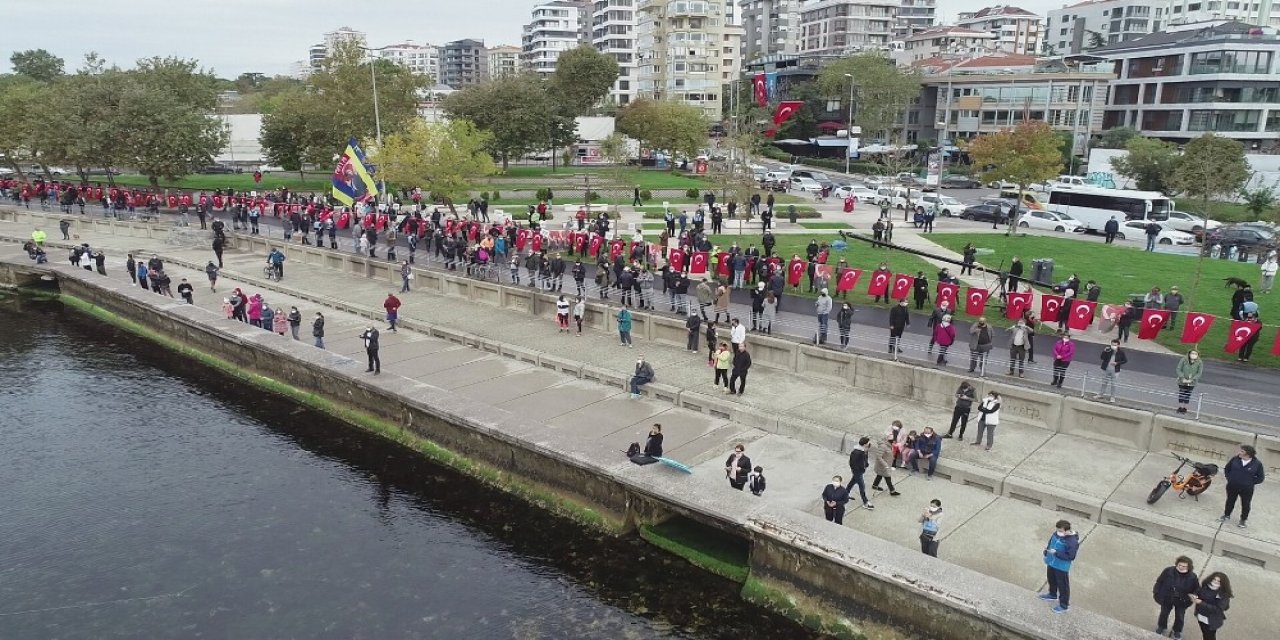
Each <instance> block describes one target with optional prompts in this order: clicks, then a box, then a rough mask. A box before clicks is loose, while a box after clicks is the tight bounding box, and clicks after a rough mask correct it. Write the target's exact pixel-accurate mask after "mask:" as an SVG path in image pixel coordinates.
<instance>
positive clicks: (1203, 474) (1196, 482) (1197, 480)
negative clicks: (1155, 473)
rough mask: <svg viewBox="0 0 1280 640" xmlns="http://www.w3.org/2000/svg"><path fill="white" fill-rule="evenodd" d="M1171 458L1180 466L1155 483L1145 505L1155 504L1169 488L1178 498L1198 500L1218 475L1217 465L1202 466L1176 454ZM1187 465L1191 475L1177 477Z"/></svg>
mask: <svg viewBox="0 0 1280 640" xmlns="http://www.w3.org/2000/svg"><path fill="white" fill-rule="evenodd" d="M1173 457H1175V458H1177V459H1178V460H1179V461H1180V462H1181V464H1179V465H1178V468H1177V469H1174V470H1173V473H1170V474H1169V477H1167V478H1164V479H1163V480H1161V481H1160V482H1158V483H1156V487H1155V488H1154V489H1152V490H1151V493H1150V494H1148V495H1147V504H1155V503H1156V501H1157V500H1159V499H1160V497H1161V496H1163V495H1164V493H1165V492H1166V491H1168V490H1169V489H1170V487H1172V488H1173V489H1175V490H1177V492H1178V497H1179V498H1186V497H1187V496H1191V497H1193V498H1195V499H1197V500H1199V499H1200V494H1202V493H1204V492H1205V491H1207V490H1208V489H1209V485H1210V484H1212V483H1213V477H1214V476H1216V475H1218V465H1216V464H1213V463H1204V464H1202V463H1199V462H1196V461H1194V460H1192V459H1190V458H1184V457H1182V456H1180V455H1178V454H1176V453H1175V454H1173ZM1188 464H1189V465H1191V469H1192V471H1191V473H1189V474H1187V475H1186V476H1185V477H1183V476H1181V475H1178V472H1180V471H1182V468H1183V467H1185V466H1187V465H1188Z"/></svg>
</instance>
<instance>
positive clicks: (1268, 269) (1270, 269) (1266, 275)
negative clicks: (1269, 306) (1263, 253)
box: [1262, 256, 1280, 293]
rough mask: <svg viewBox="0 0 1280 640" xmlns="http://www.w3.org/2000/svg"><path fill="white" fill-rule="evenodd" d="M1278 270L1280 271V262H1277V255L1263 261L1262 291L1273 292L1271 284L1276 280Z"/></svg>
mask: <svg viewBox="0 0 1280 640" xmlns="http://www.w3.org/2000/svg"><path fill="white" fill-rule="evenodd" d="M1276 271H1280V263H1277V262H1276V257H1275V256H1270V257H1268V258H1267V261H1266V262H1263V263H1262V292H1263V293H1271V286H1272V285H1274V284H1275V282H1276Z"/></svg>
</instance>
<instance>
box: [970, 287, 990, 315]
mask: <svg viewBox="0 0 1280 640" xmlns="http://www.w3.org/2000/svg"><path fill="white" fill-rule="evenodd" d="M989 297H991V292H990V291H988V290H987V289H979V288H978V287H969V289H968V290H967V291H965V294H964V312H965V313H967V314H969V315H971V316H980V315H982V313H983V311H985V310H986V308H987V298H989Z"/></svg>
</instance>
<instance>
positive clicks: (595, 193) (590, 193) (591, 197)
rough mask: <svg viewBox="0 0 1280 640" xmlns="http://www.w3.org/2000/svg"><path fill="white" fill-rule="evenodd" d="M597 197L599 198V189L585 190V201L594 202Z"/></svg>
mask: <svg viewBox="0 0 1280 640" xmlns="http://www.w3.org/2000/svg"><path fill="white" fill-rule="evenodd" d="M599 199H600V192H599V191H588V192H587V202H595V201H596V200H599Z"/></svg>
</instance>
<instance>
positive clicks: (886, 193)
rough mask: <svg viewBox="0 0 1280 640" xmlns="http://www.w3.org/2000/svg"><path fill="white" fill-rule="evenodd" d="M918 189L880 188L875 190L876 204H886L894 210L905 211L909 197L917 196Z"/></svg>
mask: <svg viewBox="0 0 1280 640" xmlns="http://www.w3.org/2000/svg"><path fill="white" fill-rule="evenodd" d="M919 193H920V190H919V189H907V188H904V187H881V188H879V189H876V204H885V203H888V205H889V206H890V207H893V208H894V209H902V210H906V208H907V205H908V201H909V199H910V197H914V196H917V195H919Z"/></svg>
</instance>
